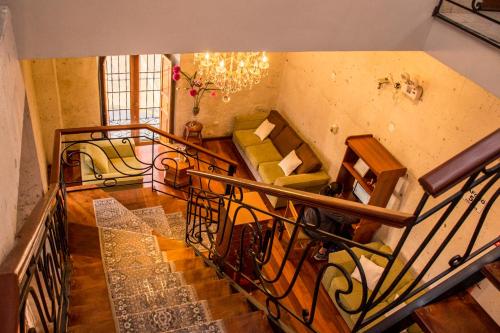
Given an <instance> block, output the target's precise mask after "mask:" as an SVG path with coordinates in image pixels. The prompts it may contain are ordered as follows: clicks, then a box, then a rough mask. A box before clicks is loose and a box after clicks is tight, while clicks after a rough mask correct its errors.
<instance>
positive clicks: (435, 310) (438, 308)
mask: <svg viewBox="0 0 500 333" xmlns="http://www.w3.org/2000/svg"><path fill="white" fill-rule="evenodd" d="M413 314H414V318H415V321H416V322H417V323H418V324H419V326H420V327H421V328H422V329H423V330H424V332H439V333H447V332H450V333H455V332H474V333H483V332H484V333H490V332H499V331H500V327H499V326H498V325H497V324H496V323H495V321H494V320H493V319H492V318H491V317H490V316H489V315H488V314H487V313H486V311H484V309H483V308H482V307H481V305H479V304H478V303H477V302H476V301H475V300H474V298H473V297H472V296H471V295H470V294H469V293H467V292H460V293H458V294H455V295H453V296H450V297H448V298H445V299H443V300H441V301H439V302H436V303H432V304H429V305H427V306H424V307H422V308H419V309H417V310H415V312H414V313H413Z"/></svg>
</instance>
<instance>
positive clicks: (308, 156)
mask: <svg viewBox="0 0 500 333" xmlns="http://www.w3.org/2000/svg"><path fill="white" fill-rule="evenodd" d="M297 156H298V157H299V158H300V160H301V161H302V164H301V165H300V166H299V167H298V168H297V173H298V174H301V173H309V172H316V171H319V170H320V169H321V161H320V160H319V159H318V158H317V157H316V154H314V152H313V151H312V149H311V147H309V145H308V144H307V143H305V142H304V143H303V144H301V145H300V147H299V148H298V149H297Z"/></svg>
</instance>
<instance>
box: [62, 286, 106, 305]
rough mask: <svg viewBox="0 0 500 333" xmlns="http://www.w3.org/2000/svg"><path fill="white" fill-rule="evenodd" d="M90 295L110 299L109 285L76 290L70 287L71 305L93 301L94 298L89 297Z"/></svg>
mask: <svg viewBox="0 0 500 333" xmlns="http://www.w3.org/2000/svg"><path fill="white" fill-rule="evenodd" d="M89 295H95V296H94V297H96V298H99V299H101V298H105V299H108V287H107V286H106V285H104V286H96V287H92V288H88V289H83V290H74V289H71V288H70V290H69V303H70V306H74V305H75V306H76V305H83V304H88V303H91V302H92V299H93V298H91V297H89Z"/></svg>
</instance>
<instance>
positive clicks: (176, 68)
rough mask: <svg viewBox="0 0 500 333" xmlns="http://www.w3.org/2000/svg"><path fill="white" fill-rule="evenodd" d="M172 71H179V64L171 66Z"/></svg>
mask: <svg viewBox="0 0 500 333" xmlns="http://www.w3.org/2000/svg"><path fill="white" fill-rule="evenodd" d="M172 71H173V72H174V73H179V72H180V71H181V66H179V65H175V66H174V67H173V68H172Z"/></svg>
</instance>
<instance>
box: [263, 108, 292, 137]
mask: <svg viewBox="0 0 500 333" xmlns="http://www.w3.org/2000/svg"><path fill="white" fill-rule="evenodd" d="M267 120H269V121H270V122H271V123H273V124H274V125H276V126H275V127H274V129H273V130H272V132H271V134H269V138H270V139H271V140H274V139H276V138H277V137H278V135H279V134H280V133H281V131H282V130H283V128H285V127H286V126H288V124H287V122H286V120H285V119H283V117H282V116H281V115H280V114H279V113H278V111H276V110H271V112H270V113H269V116H268V117H267Z"/></svg>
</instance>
